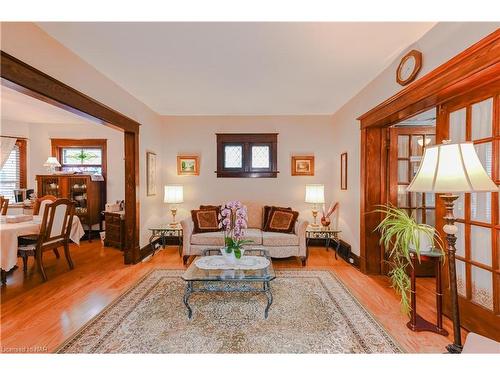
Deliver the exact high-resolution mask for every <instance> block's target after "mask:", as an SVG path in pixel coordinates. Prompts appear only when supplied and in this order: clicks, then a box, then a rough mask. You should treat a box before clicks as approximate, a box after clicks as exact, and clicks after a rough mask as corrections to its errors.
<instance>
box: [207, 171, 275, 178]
mask: <svg viewBox="0 0 500 375" xmlns="http://www.w3.org/2000/svg"><path fill="white" fill-rule="evenodd" d="M215 173H217V178H276V177H278V173H279V171H276V172H269V171H268V172H230V171H215Z"/></svg>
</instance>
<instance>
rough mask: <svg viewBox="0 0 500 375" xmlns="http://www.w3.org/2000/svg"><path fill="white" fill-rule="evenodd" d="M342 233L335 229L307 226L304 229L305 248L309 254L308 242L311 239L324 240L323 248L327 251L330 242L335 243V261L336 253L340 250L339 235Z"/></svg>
mask: <svg viewBox="0 0 500 375" xmlns="http://www.w3.org/2000/svg"><path fill="white" fill-rule="evenodd" d="M341 232H342V231H340V230H337V229H330V227H313V226H311V225H309V226H308V227H307V229H306V248H307V252H308V253H309V241H310V240H312V239H323V240H325V248H326V250H327V251H328V247H329V246H330V243H331V241H332V240H334V241H335V242H336V245H335V247H334V250H335V259H337V253H338V251H339V248H340V240H339V233H341Z"/></svg>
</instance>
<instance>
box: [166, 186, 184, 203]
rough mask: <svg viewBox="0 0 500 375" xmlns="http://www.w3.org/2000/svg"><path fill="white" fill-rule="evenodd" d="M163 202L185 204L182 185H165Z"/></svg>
mask: <svg viewBox="0 0 500 375" xmlns="http://www.w3.org/2000/svg"><path fill="white" fill-rule="evenodd" d="M163 202H165V203H170V204H176V203H183V202H184V189H183V187H182V185H165V195H164V196H163Z"/></svg>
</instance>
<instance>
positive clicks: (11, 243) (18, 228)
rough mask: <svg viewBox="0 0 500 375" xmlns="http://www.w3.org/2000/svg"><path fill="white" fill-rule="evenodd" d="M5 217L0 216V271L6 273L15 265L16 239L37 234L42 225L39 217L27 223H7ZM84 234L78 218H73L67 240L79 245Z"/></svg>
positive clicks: (35, 216)
mask: <svg viewBox="0 0 500 375" xmlns="http://www.w3.org/2000/svg"><path fill="white" fill-rule="evenodd" d="M5 218H6V217H5V216H0V269H1V270H2V271H3V272H8V271H10V270H11V269H13V268H14V267H15V266H16V264H17V247H18V244H17V239H18V237H20V236H26V235H30V234H39V233H40V226H41V224H42V217H41V215H33V218H32V219H31V220H29V221H24V222H20V223H7V222H6V219H5ZM84 234H85V231H84V230H83V226H82V223H81V222H80V219H79V218H78V216H76V215H75V216H73V222H72V224H71V231H70V235H69V238H70V239H71V241H73V242H74V243H76V244H77V245H80V239H81V238H82V237H83V235H84Z"/></svg>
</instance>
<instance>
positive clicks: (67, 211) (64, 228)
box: [38, 199, 75, 251]
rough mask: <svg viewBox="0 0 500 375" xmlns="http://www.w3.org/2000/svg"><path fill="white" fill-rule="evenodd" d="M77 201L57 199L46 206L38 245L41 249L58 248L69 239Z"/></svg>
mask: <svg viewBox="0 0 500 375" xmlns="http://www.w3.org/2000/svg"><path fill="white" fill-rule="evenodd" d="M74 214H75V203H74V202H72V201H70V200H69V199H57V200H56V201H55V202H53V203H49V204H47V205H46V206H45V210H44V213H43V218H42V224H41V226H40V236H39V237H38V247H39V249H40V250H41V251H43V250H45V249H46V248H48V249H53V248H56V247H58V246H60V245H63V244H64V243H65V242H68V241H69V235H70V232H71V225H72V223H73V216H74Z"/></svg>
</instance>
